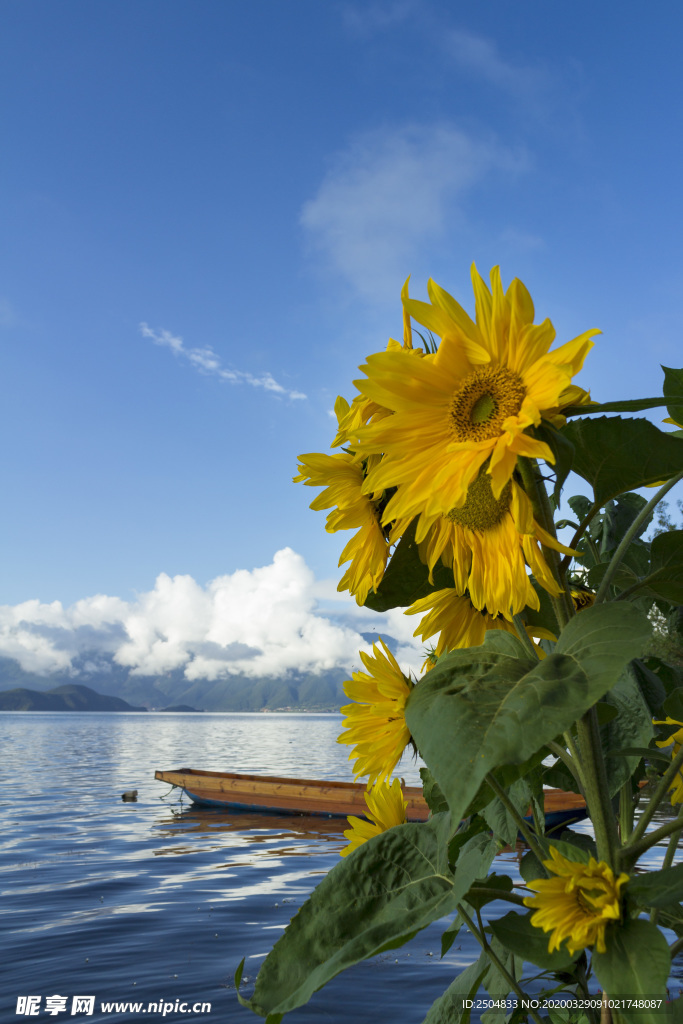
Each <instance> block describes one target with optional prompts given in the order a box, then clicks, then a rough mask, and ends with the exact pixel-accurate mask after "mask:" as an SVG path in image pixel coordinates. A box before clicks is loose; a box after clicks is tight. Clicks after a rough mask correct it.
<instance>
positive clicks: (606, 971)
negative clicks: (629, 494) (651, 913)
mask: <svg viewBox="0 0 683 1024" xmlns="http://www.w3.org/2000/svg"><path fill="white" fill-rule="evenodd" d="M605 944H606V946H607V950H606V952H605V953H598V952H597V951H594V952H593V970H594V971H595V974H596V976H597V978H598V981H599V982H600V985H601V986H602V988H603V989H604V991H605V992H607V993H608V994H609V995H610V996H612V998H619V997H624V998H626V999H629V998H630V999H645V1000H647V999H663V1000H666V982H667V979H668V977H669V969H670V967H671V956H670V954H669V947H668V945H667V941H666V939H665V938H664V936H663V935H662V933H661V932H660V930H659V928H657V927H656V926H655V925H653V924H650V922H649V921H642V920H640V919H637V920H630V921H625V922H624V924H622V925H618V924H614V925H612V926H611V927H608V928H607V931H606V933H605ZM619 1015H620V1016H621V1017H623V1018H624V1020H626V1021H633V1022H634V1024H657V1022H658V1021H660V1022H661V1020H662V1017H661V1009H660V1010H657V1009H652V1010H647V1009H638V1010H629V1009H628V1008H623V1009H622V1008H620V1010H619Z"/></svg>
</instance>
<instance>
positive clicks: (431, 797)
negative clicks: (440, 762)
mask: <svg viewBox="0 0 683 1024" xmlns="http://www.w3.org/2000/svg"><path fill="white" fill-rule="evenodd" d="M420 778H421V779H422V795H423V797H424V798H425V803H426V804H427V807H428V808H429V810H430V811H431V812H432V814H440V813H441V811H447V810H448V801H447V800H446V797H445V796H444V795H443V793H442V792H441V790H440V789H439V786H438V784H437V781H436V779H435V778H434V776H433V775H432V773H431V772H430V770H429V768H425V767H423V768H420Z"/></svg>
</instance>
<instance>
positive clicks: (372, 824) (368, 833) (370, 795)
mask: <svg viewBox="0 0 683 1024" xmlns="http://www.w3.org/2000/svg"><path fill="white" fill-rule="evenodd" d="M365 803H366V804H367V805H368V818H369V819H370V821H364V820H363V818H357V817H356V816H355V815H353V814H350V815H349V817H348V819H347V820H348V823H349V825H350V826H351V828H350V829H349V830H348V831H347V832H345V833H344V837H345V838H346V839H348V840H349V845H348V846H345V847H344V849H343V850H342V851H341V856H342V857H346V856H347V854H349V853H353V851H354V850H357V849H358V847H359V846H362V845H363V843H366V842H367V841H368V839H373V838H374V837H375V836H378V835H381V833H382V832H386V831H388V829H390V828H393V827H394V825H403V824H404V823H405V820H406V807H407V806H408V804H407V802H406V801H405V800H404V798H403V790H402V789H401V783H400V782H399V780H398V779H394V781H393V782H392V783H391V785H389V783H388V782H387V781H386V780H382V781H380V782H377V783H375V785H374V786H373V787H372V788H371V789H368V790H366V791H365Z"/></svg>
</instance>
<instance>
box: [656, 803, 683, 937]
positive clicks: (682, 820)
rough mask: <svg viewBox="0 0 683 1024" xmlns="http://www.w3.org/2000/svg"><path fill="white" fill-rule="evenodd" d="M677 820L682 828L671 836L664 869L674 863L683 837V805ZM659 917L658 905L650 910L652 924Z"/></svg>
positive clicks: (663, 863) (663, 865) (665, 855)
mask: <svg viewBox="0 0 683 1024" xmlns="http://www.w3.org/2000/svg"><path fill="white" fill-rule="evenodd" d="M676 821H677V822H678V824H679V826H680V828H679V829H678V831H677V832H673V833H672V835H671V836H670V838H669V845H668V846H667V848H666V853H665V854H664V860H663V861H662V871H664V870H665V869H666V868H670V867H671V864H672V863H673V859H674V854H675V853H676V850H677V849H678V843H679V840H680V838H681V829H683V806H681V809H680V810H679V812H678V815H677V816H676ZM658 917H659V910H658V909H657V907H653V908H652V910H651V912H650V921H651V922H652V924H657V918H658Z"/></svg>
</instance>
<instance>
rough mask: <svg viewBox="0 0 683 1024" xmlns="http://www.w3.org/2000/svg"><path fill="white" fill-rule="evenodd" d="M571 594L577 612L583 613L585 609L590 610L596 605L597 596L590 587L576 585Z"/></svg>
mask: <svg viewBox="0 0 683 1024" xmlns="http://www.w3.org/2000/svg"><path fill="white" fill-rule="evenodd" d="M569 593H570V594H571V597H572V603H573V605H574V608H575V609H576V611H577V612H580V611H583V609H584V608H590V606H591V605H593V604H595V594H594V593H593V591H592V590H589V589H588V587H582V586H578V585H577V584H574V586H573V587H570V588H569Z"/></svg>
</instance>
